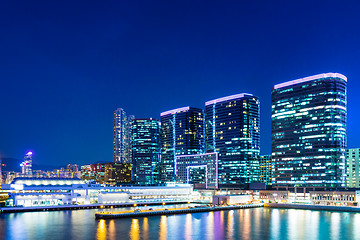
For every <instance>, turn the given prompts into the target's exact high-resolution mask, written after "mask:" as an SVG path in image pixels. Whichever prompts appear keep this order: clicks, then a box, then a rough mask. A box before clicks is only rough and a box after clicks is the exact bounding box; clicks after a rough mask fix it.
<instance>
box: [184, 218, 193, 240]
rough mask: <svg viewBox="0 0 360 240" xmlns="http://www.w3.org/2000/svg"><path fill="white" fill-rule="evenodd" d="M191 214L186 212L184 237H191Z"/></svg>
mask: <svg viewBox="0 0 360 240" xmlns="http://www.w3.org/2000/svg"><path fill="white" fill-rule="evenodd" d="M191 235H192V216H191V214H190V213H188V214H186V222H185V239H192V237H191Z"/></svg>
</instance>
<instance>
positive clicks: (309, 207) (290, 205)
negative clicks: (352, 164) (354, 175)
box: [264, 203, 360, 213]
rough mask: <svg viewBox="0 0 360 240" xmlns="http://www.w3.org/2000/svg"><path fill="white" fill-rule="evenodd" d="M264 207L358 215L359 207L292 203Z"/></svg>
mask: <svg viewBox="0 0 360 240" xmlns="http://www.w3.org/2000/svg"><path fill="white" fill-rule="evenodd" d="M264 207H268V208H283V209H302V210H316V211H335V212H359V213H360V207H347V206H326V205H310V204H309V205H308V204H294V203H264Z"/></svg>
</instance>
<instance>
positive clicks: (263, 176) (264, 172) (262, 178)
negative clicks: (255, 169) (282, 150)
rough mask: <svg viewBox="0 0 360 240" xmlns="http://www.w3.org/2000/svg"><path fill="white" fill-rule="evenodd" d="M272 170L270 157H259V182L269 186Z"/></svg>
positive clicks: (272, 165)
mask: <svg viewBox="0 0 360 240" xmlns="http://www.w3.org/2000/svg"><path fill="white" fill-rule="evenodd" d="M274 170H275V169H274V164H273V161H272V157H271V155H261V156H259V178H258V181H259V182H262V183H266V184H268V185H271V184H272V180H273V173H274Z"/></svg>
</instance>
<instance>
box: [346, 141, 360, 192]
mask: <svg viewBox="0 0 360 240" xmlns="http://www.w3.org/2000/svg"><path fill="white" fill-rule="evenodd" d="M359 156H360V148H353V149H346V187H349V188H360V158H359Z"/></svg>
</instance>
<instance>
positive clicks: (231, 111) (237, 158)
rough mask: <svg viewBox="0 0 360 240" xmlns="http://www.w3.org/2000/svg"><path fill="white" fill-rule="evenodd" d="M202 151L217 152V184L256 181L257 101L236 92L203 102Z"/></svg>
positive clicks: (225, 184) (233, 184)
mask: <svg viewBox="0 0 360 240" xmlns="http://www.w3.org/2000/svg"><path fill="white" fill-rule="evenodd" d="M205 122H206V151H207V152H217V153H219V160H218V164H219V170H218V171H219V185H220V186H227V185H232V186H238V187H243V188H246V187H247V184H248V183H251V182H257V181H258V171H259V164H258V162H259V160H258V156H259V153H260V102H259V98H258V97H255V96H253V95H252V94H246V93H242V94H237V95H232V96H228V97H223V98H219V99H215V100H212V101H208V102H206V103H205Z"/></svg>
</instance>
